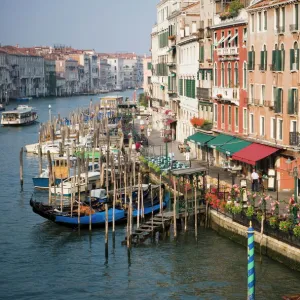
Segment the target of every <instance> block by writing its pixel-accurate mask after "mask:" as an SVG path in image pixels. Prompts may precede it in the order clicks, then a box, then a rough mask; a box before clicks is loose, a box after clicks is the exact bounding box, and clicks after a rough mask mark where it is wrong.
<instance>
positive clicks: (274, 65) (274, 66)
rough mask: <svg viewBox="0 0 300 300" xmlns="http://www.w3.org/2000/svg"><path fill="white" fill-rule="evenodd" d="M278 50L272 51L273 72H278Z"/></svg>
mask: <svg viewBox="0 0 300 300" xmlns="http://www.w3.org/2000/svg"><path fill="white" fill-rule="evenodd" d="M276 53H277V52H276V50H272V70H273V71H275V70H276Z"/></svg>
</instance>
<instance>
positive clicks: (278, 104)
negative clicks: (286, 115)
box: [276, 88, 282, 113]
mask: <svg viewBox="0 0 300 300" xmlns="http://www.w3.org/2000/svg"><path fill="white" fill-rule="evenodd" d="M276 92H277V93H276V94H277V109H276V112H277V113H281V112H282V109H281V107H282V89H281V88H277V91H276Z"/></svg>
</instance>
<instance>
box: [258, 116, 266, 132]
mask: <svg viewBox="0 0 300 300" xmlns="http://www.w3.org/2000/svg"><path fill="white" fill-rule="evenodd" d="M259 127H260V130H259V134H260V135H261V136H264V135H265V117H263V116H261V117H260V122H259Z"/></svg>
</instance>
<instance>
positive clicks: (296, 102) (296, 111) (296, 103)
mask: <svg viewBox="0 0 300 300" xmlns="http://www.w3.org/2000/svg"><path fill="white" fill-rule="evenodd" d="M294 93H295V96H294V101H295V100H296V101H295V114H296V115H298V101H299V100H298V90H296V89H294Z"/></svg>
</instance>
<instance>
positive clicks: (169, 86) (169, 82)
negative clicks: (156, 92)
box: [168, 76, 171, 91]
mask: <svg viewBox="0 0 300 300" xmlns="http://www.w3.org/2000/svg"><path fill="white" fill-rule="evenodd" d="M168 90H169V91H170V90H171V77H170V76H168Z"/></svg>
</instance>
